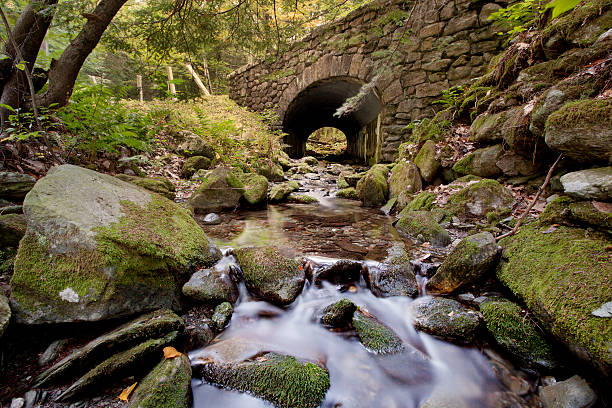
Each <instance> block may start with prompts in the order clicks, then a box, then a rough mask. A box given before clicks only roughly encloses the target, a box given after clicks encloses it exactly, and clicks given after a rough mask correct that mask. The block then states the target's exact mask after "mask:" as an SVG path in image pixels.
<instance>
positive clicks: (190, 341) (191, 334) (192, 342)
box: [184, 319, 215, 350]
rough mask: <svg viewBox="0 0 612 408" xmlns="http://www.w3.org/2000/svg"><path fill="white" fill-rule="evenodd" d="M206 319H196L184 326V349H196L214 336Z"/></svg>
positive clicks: (207, 342)
mask: <svg viewBox="0 0 612 408" xmlns="http://www.w3.org/2000/svg"><path fill="white" fill-rule="evenodd" d="M211 326H212V322H211V321H210V320H208V319H197V320H195V321H192V322H191V323H190V324H188V325H186V326H185V335H184V337H185V349H186V350H196V349H199V348H202V347H205V346H207V345H208V344H210V342H211V341H212V339H213V338H214V337H215V334H214V333H213V330H212V328H211Z"/></svg>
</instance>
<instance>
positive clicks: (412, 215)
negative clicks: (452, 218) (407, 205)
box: [395, 209, 451, 246]
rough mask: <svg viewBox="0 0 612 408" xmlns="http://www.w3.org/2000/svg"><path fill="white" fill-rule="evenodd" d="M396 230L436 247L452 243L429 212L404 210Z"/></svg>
mask: <svg viewBox="0 0 612 408" xmlns="http://www.w3.org/2000/svg"><path fill="white" fill-rule="evenodd" d="M395 228H397V230H398V231H399V232H401V233H404V234H406V235H410V236H412V237H414V238H419V235H420V236H422V238H423V239H424V240H426V241H429V242H431V243H432V244H434V245H436V246H447V245H448V244H450V243H451V239H450V235H448V232H447V231H446V230H445V229H444V228H442V227H441V226H440V224H438V223H437V222H436V220H435V219H434V218H433V215H431V212H429V211H412V210H409V209H404V210H402V212H401V213H400V219H399V220H398V221H397V223H396V224H395Z"/></svg>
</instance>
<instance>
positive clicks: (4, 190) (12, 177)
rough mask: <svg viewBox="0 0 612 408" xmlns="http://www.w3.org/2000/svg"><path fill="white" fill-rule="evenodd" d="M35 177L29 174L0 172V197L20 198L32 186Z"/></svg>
mask: <svg viewBox="0 0 612 408" xmlns="http://www.w3.org/2000/svg"><path fill="white" fill-rule="evenodd" d="M35 183H36V179H35V178H34V177H32V176H30V175H29V174H23V173H16V172H10V171H2V172H0V198H8V199H17V200H20V199H22V198H24V197H25V196H26V194H27V193H28V191H30V190H31V189H32V187H34V184H35Z"/></svg>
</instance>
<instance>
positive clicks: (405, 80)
mask: <svg viewBox="0 0 612 408" xmlns="http://www.w3.org/2000/svg"><path fill="white" fill-rule="evenodd" d="M426 78H427V74H426V73H425V71H410V72H406V73H404V74H403V75H402V84H403V85H404V86H405V87H406V86H411V85H418V84H422V83H423V82H425V79H426Z"/></svg>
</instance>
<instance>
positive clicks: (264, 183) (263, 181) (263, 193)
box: [240, 173, 268, 206]
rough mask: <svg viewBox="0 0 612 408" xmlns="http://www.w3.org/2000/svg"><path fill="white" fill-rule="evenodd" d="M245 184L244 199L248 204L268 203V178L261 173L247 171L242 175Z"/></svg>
mask: <svg viewBox="0 0 612 408" xmlns="http://www.w3.org/2000/svg"><path fill="white" fill-rule="evenodd" d="M240 179H241V181H242V183H243V184H244V194H243V195H242V196H243V198H244V201H246V202H247V204H248V205H252V206H258V205H262V204H265V203H266V200H267V198H268V179H267V178H265V177H264V176H261V175H259V174H253V173H246V174H244V175H243V176H241V177H240Z"/></svg>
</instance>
